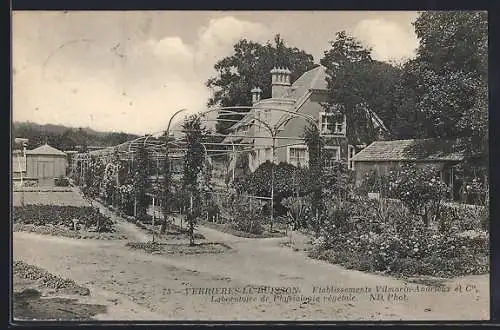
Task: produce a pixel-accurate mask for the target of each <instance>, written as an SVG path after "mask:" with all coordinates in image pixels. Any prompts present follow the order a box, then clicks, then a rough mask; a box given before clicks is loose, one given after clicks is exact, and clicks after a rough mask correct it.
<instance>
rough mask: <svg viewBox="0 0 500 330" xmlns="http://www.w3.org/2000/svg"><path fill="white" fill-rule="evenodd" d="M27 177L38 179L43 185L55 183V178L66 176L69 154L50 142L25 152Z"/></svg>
mask: <svg viewBox="0 0 500 330" xmlns="http://www.w3.org/2000/svg"><path fill="white" fill-rule="evenodd" d="M25 159H26V165H25V168H26V178H27V179H36V180H38V183H39V184H41V185H50V184H53V181H54V178H57V177H59V176H61V175H62V176H66V168H67V164H68V161H67V155H66V154H65V153H64V152H62V151H60V150H58V149H56V148H53V147H51V146H49V145H48V144H45V145H43V146H40V147H38V148H36V149H33V150H28V151H26V153H25Z"/></svg>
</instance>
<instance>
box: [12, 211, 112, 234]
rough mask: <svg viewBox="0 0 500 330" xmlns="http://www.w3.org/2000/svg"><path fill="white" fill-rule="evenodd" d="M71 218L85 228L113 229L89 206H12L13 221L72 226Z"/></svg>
mask: <svg viewBox="0 0 500 330" xmlns="http://www.w3.org/2000/svg"><path fill="white" fill-rule="evenodd" d="M73 219H78V221H79V222H80V223H82V224H83V225H84V226H85V228H90V227H96V229H97V231H99V232H110V231H113V222H112V221H111V219H109V218H108V217H106V216H104V215H102V214H101V213H100V212H99V210H98V209H97V208H94V207H90V206H85V207H82V206H59V205H25V206H14V208H13V212H12V220H13V222H14V223H22V224H34V225H37V226H41V225H48V224H51V225H54V226H65V227H68V228H73Z"/></svg>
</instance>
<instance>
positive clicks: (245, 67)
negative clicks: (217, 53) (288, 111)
mask: <svg viewBox="0 0 500 330" xmlns="http://www.w3.org/2000/svg"><path fill="white" fill-rule="evenodd" d="M233 49H234V52H233V54H232V55H231V56H227V57H225V58H223V59H221V60H219V61H218V62H217V63H216V64H215V66H214V69H215V70H216V71H217V76H215V77H212V78H210V79H209V80H208V81H207V82H206V85H207V87H209V88H211V89H212V90H213V96H212V97H211V98H210V100H209V101H208V105H209V106H213V105H220V106H223V107H228V106H250V105H251V104H252V98H251V94H250V91H251V90H252V88H254V87H260V88H261V89H262V98H269V97H271V74H270V71H271V70H272V69H273V67H287V68H288V69H290V70H291V71H292V76H291V82H292V83H293V81H295V80H296V79H297V78H298V77H300V76H301V75H302V74H303V73H304V72H306V71H308V70H310V69H312V68H313V67H314V62H313V57H312V55H310V54H307V53H306V52H304V51H303V50H300V49H298V48H295V47H288V46H286V45H285V42H284V41H283V39H281V37H280V36H279V35H276V36H275V39H274V44H272V43H271V42H268V43H267V44H265V45H262V44H260V43H258V42H254V41H248V40H246V39H241V40H239V41H238V42H237V43H236V44H235V45H234V48H233ZM241 111H242V112H246V111H248V110H244V109H241ZM241 117H242V116H238V115H224V116H221V117H220V119H227V120H235V119H240V118H241ZM231 125H232V123H231V122H228V121H219V122H218V123H217V131H218V132H220V133H223V134H225V133H227V129H228V128H229V126H231Z"/></svg>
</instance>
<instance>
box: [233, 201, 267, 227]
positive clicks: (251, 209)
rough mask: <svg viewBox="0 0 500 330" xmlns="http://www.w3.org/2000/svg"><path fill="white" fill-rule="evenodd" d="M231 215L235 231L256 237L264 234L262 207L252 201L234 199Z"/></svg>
mask: <svg viewBox="0 0 500 330" xmlns="http://www.w3.org/2000/svg"><path fill="white" fill-rule="evenodd" d="M231 214H232V216H233V219H232V225H233V227H234V228H235V229H236V230H241V231H244V232H247V233H251V234H257V235H261V234H262V233H263V232H264V226H263V225H262V222H263V219H264V215H263V211H262V207H261V206H260V205H259V203H258V202H257V201H255V200H254V199H252V198H245V197H238V198H236V199H235V200H234V201H233V204H232V212H231Z"/></svg>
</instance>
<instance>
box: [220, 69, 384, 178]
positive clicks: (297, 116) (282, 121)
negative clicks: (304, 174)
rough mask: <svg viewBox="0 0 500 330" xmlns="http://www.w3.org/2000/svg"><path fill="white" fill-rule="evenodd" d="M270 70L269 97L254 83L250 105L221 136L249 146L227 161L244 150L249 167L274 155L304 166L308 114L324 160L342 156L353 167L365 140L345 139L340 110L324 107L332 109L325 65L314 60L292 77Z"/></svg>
mask: <svg viewBox="0 0 500 330" xmlns="http://www.w3.org/2000/svg"><path fill="white" fill-rule="evenodd" d="M270 74H271V77H272V79H271V83H272V86H271V90H272V95H271V98H268V99H261V97H260V96H261V94H260V93H261V89H260V88H259V87H258V86H256V87H255V88H254V89H252V90H251V91H249V92H251V93H252V101H253V104H252V109H251V110H250V111H249V112H248V113H247V114H246V115H245V116H244V117H243V118H242V119H241V120H240V121H239V122H237V123H236V124H234V125H233V126H232V127H231V128H230V132H231V133H230V134H229V135H228V136H227V137H226V138H225V140H224V142H225V143H228V144H230V143H234V144H235V145H237V144H238V145H243V144H247V145H249V146H250V148H246V149H247V150H248V149H251V151H250V152H247V153H239V154H238V156H233V160H232V162H231V164H232V166H237V165H236V163H237V160H236V159H235V158H236V157H241V156H242V155H244V156H243V157H248V167H249V168H250V170H251V171H254V170H255V169H256V168H257V167H258V166H259V165H260V164H262V163H264V162H265V161H267V160H269V161H272V160H273V158H274V162H275V163H280V162H287V163H290V164H293V165H295V166H301V167H302V166H304V167H307V166H308V161H309V156H308V151H307V146H306V144H305V143H304V140H303V138H302V136H303V133H304V128H305V127H306V125H308V123H309V122H310V121H311V120H312V121H314V122H315V123H316V124H317V126H318V127H319V129H320V132H321V135H322V136H323V138H324V141H325V153H326V155H324V156H325V157H324V160H325V162H326V164H325V165H326V166H328V164H331V163H332V162H333V161H336V160H344V161H346V162H347V165H348V166H349V168H351V169H354V162H353V161H352V157H353V156H354V155H355V154H356V153H357V152H358V151H360V150H361V149H363V148H364V147H365V146H366V144H367V143H368V142H365V141H361V140H360V139H358V141H356V142H355V143H348V141H347V137H346V130H347V127H346V118H345V116H344V115H342V114H341V113H340V112H339V111H328V110H335V109H325V102H326V101H327V100H328V86H327V81H326V78H327V75H326V68H325V67H324V66H317V67H315V68H314V69H312V70H309V71H307V72H305V73H304V74H303V75H302V76H300V77H299V78H298V79H297V80H296V81H295V82H293V83H291V82H290V75H291V72H290V71H289V70H288V69H286V68H274V69H273V70H272V71H271V72H270ZM367 111H368V113H369V114H370V116H369V117H370V118H371V120H372V121H373V122H374V124H375V125H374V126H375V127H376V128H378V131H379V132H380V135H382V133H383V132H384V131H386V128H385V126H384V124H383V122H382V121H381V120H380V118H379V117H378V116H377V115H376V114H375V113H373V112H372V111H370V110H367ZM306 118H308V119H306ZM308 120H309V121H308ZM273 136H274V137H275V138H274V139H273ZM273 140H274V143H273ZM369 142H371V141H369ZM273 150H274V157H273ZM233 155H236V153H235V154H233Z"/></svg>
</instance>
